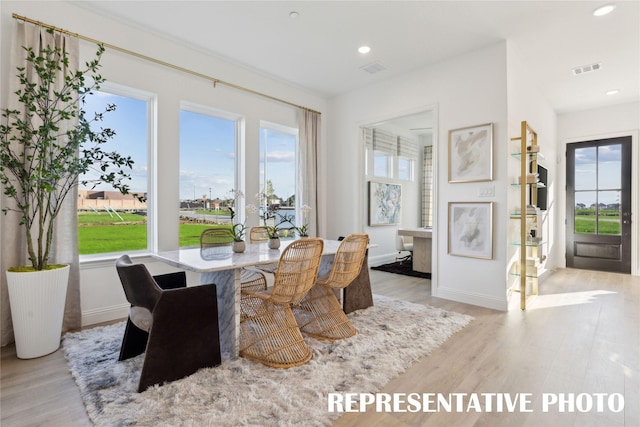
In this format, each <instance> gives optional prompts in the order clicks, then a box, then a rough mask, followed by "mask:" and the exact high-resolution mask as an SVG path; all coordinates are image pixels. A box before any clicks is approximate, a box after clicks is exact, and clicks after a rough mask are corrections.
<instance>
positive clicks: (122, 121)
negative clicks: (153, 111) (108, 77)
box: [78, 84, 151, 255]
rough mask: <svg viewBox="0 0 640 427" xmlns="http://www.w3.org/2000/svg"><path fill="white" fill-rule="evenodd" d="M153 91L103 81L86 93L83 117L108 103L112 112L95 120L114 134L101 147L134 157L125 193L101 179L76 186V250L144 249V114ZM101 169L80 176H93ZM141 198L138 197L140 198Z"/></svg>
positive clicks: (87, 252) (146, 142)
mask: <svg viewBox="0 0 640 427" xmlns="http://www.w3.org/2000/svg"><path fill="white" fill-rule="evenodd" d="M150 100H151V96H149V95H148V94H143V93H140V92H138V91H135V90H130V89H126V88H122V87H119V86H115V85H111V84H109V85H103V88H102V91H96V92H94V93H93V94H91V95H88V96H87V97H86V104H85V106H84V110H85V112H86V117H87V119H92V118H93V117H94V114H95V113H102V112H104V111H105V110H106V109H107V108H108V106H109V105H115V106H116V109H115V110H114V111H109V112H106V113H104V115H103V120H102V121H94V122H93V123H92V126H94V127H95V128H96V129H98V128H100V127H103V128H110V129H113V130H114V131H115V133H116V134H115V137H114V138H112V139H111V140H109V141H108V142H107V143H105V145H104V146H103V149H104V151H117V152H118V153H120V154H122V155H124V156H131V158H132V159H133V160H134V165H133V170H132V171H130V175H131V180H130V181H129V187H130V191H131V194H129V195H123V194H121V193H120V192H119V191H117V190H114V189H113V188H112V187H111V186H109V185H105V184H101V185H98V186H95V187H93V186H92V185H86V186H83V185H82V184H80V185H79V187H78V251H79V253H80V255H90V254H102V253H113V252H123V251H136V250H146V249H147V248H148V240H149V239H148V230H147V203H146V197H147V189H148V174H147V170H148V168H147V164H148V161H149V160H148V155H147V153H148V147H149V139H150V138H149V128H150V126H149V121H148V117H149V116H150V115H149V114H148V110H149V108H150V107H149V104H150ZM100 173H101V171H91V172H89V173H87V174H84V175H82V176H80V181H82V180H93V179H96V178H97V177H98V176H99V174H100ZM136 196H140V198H142V199H143V200H142V201H141V200H139V199H138V197H136Z"/></svg>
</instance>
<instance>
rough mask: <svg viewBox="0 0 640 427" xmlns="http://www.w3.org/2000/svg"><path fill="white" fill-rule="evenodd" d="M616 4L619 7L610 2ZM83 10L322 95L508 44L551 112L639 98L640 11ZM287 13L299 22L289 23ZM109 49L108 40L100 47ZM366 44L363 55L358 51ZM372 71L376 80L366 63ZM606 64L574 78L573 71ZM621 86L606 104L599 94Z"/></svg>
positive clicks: (635, 7)
mask: <svg viewBox="0 0 640 427" xmlns="http://www.w3.org/2000/svg"><path fill="white" fill-rule="evenodd" d="M614 1H615V0H614ZM605 3H607V1H606V0H604V1H540V0H538V1H411V2H410V1H392V0H389V1H350V2H347V1H252V2H249V1H91V2H86V1H83V2H78V3H77V4H78V5H80V6H81V7H83V8H87V9H90V10H94V11H96V12H98V13H101V14H104V15H108V16H112V17H115V18H117V19H118V20H119V21H123V22H128V23H130V24H131V25H135V26H137V27H139V28H145V29H148V30H149V31H150V32H153V33H156V34H162V35H163V36H164V37H167V38H169V39H172V40H176V41H180V42H183V43H186V44H189V45H193V46H195V47H197V48H198V49H201V50H204V51H206V52H209V53H211V54H212V55H216V56H218V57H222V58H225V59H228V60H230V61H232V62H235V63H238V64H242V65H243V66H247V67H250V68H253V69H256V70H260V72H261V73H266V74H268V75H271V76H273V77H275V78H278V79H280V80H284V81H287V82H290V83H293V84H295V85H298V86H301V87H304V88H308V89H310V90H313V91H317V92H319V93H321V94H323V95H325V96H327V97H331V96H335V95H339V94H342V93H345V92H348V91H351V90H353V89H356V88H359V87H363V86H366V85H368V84H371V83H374V82H377V81H380V80H383V79H387V78H389V77H392V76H398V75H401V74H403V73H406V72H408V71H411V70H415V69H418V68H421V67H424V66H426V65H428V64H433V63H436V62H439V61H442V60H445V59H447V58H449V57H452V56H456V55H460V54H463V53H465V52H469V51H472V50H474V49H478V48H481V47H483V46H488V45H491V44H493V43H496V42H499V41H500V40H509V41H510V42H512V43H513V44H514V47H515V48H516V49H517V50H516V51H517V52H518V55H519V56H521V59H522V60H523V61H526V64H528V65H527V66H528V68H529V71H530V72H531V76H532V77H533V78H534V79H535V81H532V84H533V85H535V86H536V87H537V88H538V90H540V91H541V92H542V93H543V94H544V95H545V96H546V98H547V99H548V100H549V102H550V103H551V105H552V106H553V107H554V108H555V110H556V111H558V112H567V111H576V110H583V109H589V108H594V107H598V106H606V105H612V104H619V103H624V102H632V101H638V100H640V2H639V1H637V0H634V1H615V4H616V6H617V7H616V9H615V10H614V11H613V13H611V14H610V15H607V16H605V17H600V18H596V17H594V16H593V15H592V12H593V10H595V9H596V8H597V7H598V6H600V5H602V4H605ZM292 11H296V12H298V13H299V16H298V18H297V19H292V18H290V16H289V14H290V12H292ZM105 41H106V42H108V40H105ZM362 44H367V45H369V46H371V49H372V51H371V53H370V54H369V55H361V54H359V53H358V52H357V48H358V47H359V46H360V45H362ZM374 62H377V63H379V64H381V65H382V66H384V67H385V70H384V71H381V72H379V73H376V74H369V73H367V72H365V71H363V70H362V69H361V67H362V66H365V65H368V64H371V63H374ZM598 62H600V63H602V69H601V70H600V71H597V72H593V73H589V74H584V75H580V76H573V73H572V71H571V70H572V68H574V67H578V66H582V65H586V64H592V63H598ZM610 89H618V90H619V91H620V93H619V94H618V95H614V96H608V95H606V94H605V92H606V91H608V90H610Z"/></svg>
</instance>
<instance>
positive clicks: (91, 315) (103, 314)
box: [82, 303, 131, 327]
mask: <svg viewBox="0 0 640 427" xmlns="http://www.w3.org/2000/svg"><path fill="white" fill-rule="evenodd" d="M129 307H131V305H130V304H128V303H127V304H120V305H114V306H111V307H104V308H98V309H95V310H87V311H83V312H82V326H83V327H84V326H88V325H95V324H96V323H103V322H112V321H114V320H121V319H122V320H124V319H126V318H127V316H129Z"/></svg>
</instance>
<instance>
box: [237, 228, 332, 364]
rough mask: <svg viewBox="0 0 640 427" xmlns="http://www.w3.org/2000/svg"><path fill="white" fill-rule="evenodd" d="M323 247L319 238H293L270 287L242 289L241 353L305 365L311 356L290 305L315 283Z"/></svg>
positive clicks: (267, 360) (271, 361) (267, 361)
mask: <svg viewBox="0 0 640 427" xmlns="http://www.w3.org/2000/svg"><path fill="white" fill-rule="evenodd" d="M323 247H324V242H323V240H322V239H318V238H312V239H302V240H296V241H294V242H291V243H290V244H289V245H288V246H287V247H286V248H285V249H284V250H283V251H282V254H281V255H280V261H279V262H278V268H277V270H276V273H275V278H274V284H273V288H272V289H271V291H270V292H251V291H247V290H243V291H242V298H240V356H242V357H246V358H248V359H252V360H256V361H258V362H261V363H263V364H265V365H267V366H272V367H276V368H290V367H293V366H299V365H303V364H305V363H307V362H308V361H309V360H310V359H311V349H310V348H309V346H308V345H307V344H306V343H305V341H304V339H303V337H302V334H301V333H300V329H299V328H298V325H297V324H296V319H295V318H294V316H293V313H292V311H291V306H292V305H294V304H297V303H298V302H299V301H300V300H301V299H302V298H303V297H304V295H305V294H306V293H307V292H308V291H309V289H311V287H312V286H313V284H314V283H315V280H316V277H317V275H318V267H319V266H320V258H321V256H322V249H323Z"/></svg>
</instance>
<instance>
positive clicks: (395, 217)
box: [369, 181, 402, 226]
mask: <svg viewBox="0 0 640 427" xmlns="http://www.w3.org/2000/svg"><path fill="white" fill-rule="evenodd" d="M401 201H402V186H401V185H400V184H388V183H384V182H376V181H369V225H370V226H375V225H394V224H399V223H400V219H401V216H400V212H401V211H400V208H401Z"/></svg>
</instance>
